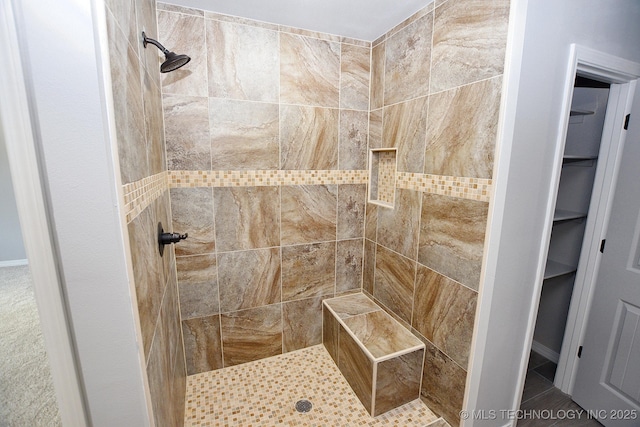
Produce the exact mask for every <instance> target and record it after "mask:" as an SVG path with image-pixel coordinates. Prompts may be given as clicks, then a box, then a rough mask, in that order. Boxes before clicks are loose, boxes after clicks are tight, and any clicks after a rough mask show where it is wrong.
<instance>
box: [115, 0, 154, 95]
mask: <svg viewBox="0 0 640 427" xmlns="http://www.w3.org/2000/svg"><path fill="white" fill-rule="evenodd" d="M134 3H135V6H136V21H137V26H135V25H132V26H131V27H132V28H131V27H129V28H130V30H131V31H132V32H134V31H135V38H134V39H131V44H132V45H133V46H136V45H137V49H138V52H139V56H140V60H141V63H142V68H143V69H144V70H146V71H147V73H148V74H149V77H150V78H151V81H152V82H153V84H154V85H155V86H156V87H158V88H160V87H161V83H160V62H158V53H159V52H160V51H159V50H157V49H155V52H154V51H153V50H151V49H145V48H144V46H143V44H142V34H141V33H142V30H143V29H144V31H145V32H146V34H153V35H155V36H157V35H158V24H157V23H158V19H157V16H158V15H157V10H156V1H155V0H135V1H134ZM130 25H131V24H130ZM120 27H121V28H128V27H127V26H124V25H121V26H120ZM147 37H151V38H154V37H153V36H147ZM162 58H163V61H164V55H163V56H162Z"/></svg>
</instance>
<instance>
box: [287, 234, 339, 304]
mask: <svg viewBox="0 0 640 427" xmlns="http://www.w3.org/2000/svg"><path fill="white" fill-rule="evenodd" d="M335 253H336V244H335V242H327V243H315V244H310V245H297V246H285V247H283V248H282V300H283V301H291V300H297V299H302V298H309V297H315V296H320V295H332V294H333V292H334V287H335V280H336V279H335V277H336V276H335V265H336V264H335V263H336V255H335Z"/></svg>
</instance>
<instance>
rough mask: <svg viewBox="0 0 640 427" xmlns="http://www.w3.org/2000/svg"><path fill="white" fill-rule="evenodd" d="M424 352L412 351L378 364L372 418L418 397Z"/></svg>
mask: <svg viewBox="0 0 640 427" xmlns="http://www.w3.org/2000/svg"><path fill="white" fill-rule="evenodd" d="M423 359H424V350H417V351H412V352H411V353H407V354H403V355H402V356H397V357H394V358H392V359H389V360H385V361H382V362H380V363H378V369H377V370H378V374H377V378H376V408H375V411H374V414H373V415H374V416H377V415H379V414H382V413H384V412H387V411H389V410H391V409H394V408H397V407H398V406H400V405H402V404H405V403H407V402H411V401H412V400H415V399H417V398H418V397H419V396H420V382H421V375H422V361H423Z"/></svg>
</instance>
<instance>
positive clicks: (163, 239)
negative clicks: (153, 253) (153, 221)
mask: <svg viewBox="0 0 640 427" xmlns="http://www.w3.org/2000/svg"><path fill="white" fill-rule="evenodd" d="M187 237H189V235H188V234H187V233H184V234H180V233H165V232H164V230H163V228H162V223H161V222H159V223H158V251H159V252H160V256H162V255H163V254H164V245H170V244H172V243H178V242H179V241H180V240H184V239H186V238H187Z"/></svg>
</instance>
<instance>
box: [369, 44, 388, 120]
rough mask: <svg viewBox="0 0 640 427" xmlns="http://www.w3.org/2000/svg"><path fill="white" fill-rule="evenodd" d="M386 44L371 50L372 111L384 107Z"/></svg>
mask: <svg viewBox="0 0 640 427" xmlns="http://www.w3.org/2000/svg"><path fill="white" fill-rule="evenodd" d="M385 50H386V44H385V43H380V44H378V45H376V46H375V47H373V48H372V49H371V90H370V95H369V96H370V109H371V110H376V109H378V108H382V107H384V105H385V104H384V78H385V75H384V68H385V56H386V55H385Z"/></svg>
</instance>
